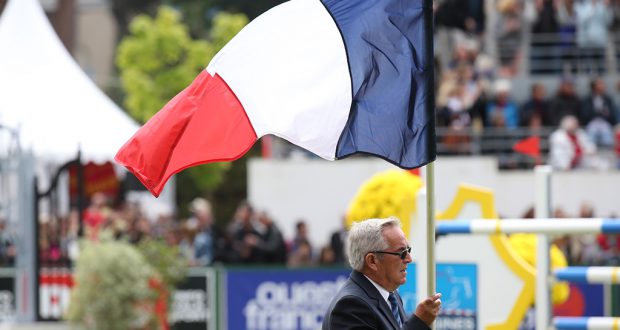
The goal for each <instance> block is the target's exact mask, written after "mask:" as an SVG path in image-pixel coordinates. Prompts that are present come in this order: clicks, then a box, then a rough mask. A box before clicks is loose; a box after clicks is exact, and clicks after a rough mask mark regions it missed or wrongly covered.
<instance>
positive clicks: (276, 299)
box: [224, 269, 351, 330]
mask: <svg viewBox="0 0 620 330" xmlns="http://www.w3.org/2000/svg"><path fill="white" fill-rule="evenodd" d="M350 272H351V271H350V270H348V269H303V270H287V269H263V270H251V269H248V270H241V269H240V270H232V269H231V270H228V272H227V274H226V275H225V291H226V292H225V293H224V295H225V299H226V300H227V303H226V306H227V311H226V322H227V326H226V327H224V328H226V329H247V330H267V329H269V330H295V329H298V330H316V329H320V328H321V324H322V322H323V316H324V314H325V312H326V311H327V307H328V305H329V302H330V301H331V299H332V297H333V296H334V294H335V293H336V291H337V290H338V289H340V287H341V286H342V285H343V284H344V282H345V281H346V280H347V278H348V277H349V274H350Z"/></svg>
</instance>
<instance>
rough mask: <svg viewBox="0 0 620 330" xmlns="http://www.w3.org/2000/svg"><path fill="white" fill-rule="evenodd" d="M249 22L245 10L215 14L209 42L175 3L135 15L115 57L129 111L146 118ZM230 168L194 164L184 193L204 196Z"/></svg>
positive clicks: (183, 175) (184, 175)
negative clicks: (196, 36) (195, 33)
mask: <svg viewBox="0 0 620 330" xmlns="http://www.w3.org/2000/svg"><path fill="white" fill-rule="evenodd" d="M247 23H248V19H247V17H246V16H245V15H243V14H230V13H225V12H222V13H219V14H218V15H216V17H215V18H214V21H213V25H212V28H211V30H210V31H209V39H208V40H193V39H192V38H191V36H190V34H189V32H188V28H187V26H185V25H184V24H183V23H182V22H181V15H180V14H179V12H177V11H175V10H174V9H172V8H171V7H167V6H161V7H159V10H158V12H157V16H156V17H155V18H152V17H150V16H147V15H138V16H136V17H135V18H134V19H133V20H132V22H131V24H130V27H129V32H130V33H129V35H128V36H126V37H125V38H123V40H122V41H121V43H120V45H119V47H118V50H117V58H116V62H117V65H118V67H119V70H120V75H121V81H122V83H123V88H124V91H125V93H126V97H125V101H124V106H125V108H126V109H127V110H128V112H129V113H130V115H131V116H132V117H134V118H135V119H136V120H138V121H139V122H142V123H144V122H146V121H147V120H148V119H149V118H151V117H152V116H153V115H154V114H155V113H156V112H157V111H159V110H160V109H161V108H162V107H163V106H164V105H165V104H166V103H167V102H168V101H169V100H170V99H172V98H173V97H174V96H175V95H176V94H178V93H179V92H180V91H181V90H183V88H185V87H186V86H188V85H189V84H190V83H191V81H192V80H193V79H194V78H195V77H196V76H197V75H198V74H199V73H200V71H201V70H203V69H204V68H205V67H206V66H207V64H208V63H209V61H210V60H211V58H212V57H213V56H214V55H215V54H216V53H217V51H219V50H220V49H221V48H222V47H223V46H224V45H225V44H226V43H227V42H228V41H229V40H230V39H231V38H232V37H233V36H234V35H235V34H237V32H239V31H240V30H241V29H242V28H243V27H244V26H245V25H246V24H247ZM228 167H229V164H228V163H215V164H209V165H203V166H198V167H193V168H190V169H189V170H186V171H184V172H182V173H181V178H180V180H179V181H182V182H184V183H188V184H190V185H193V187H188V186H184V188H183V189H184V190H185V191H195V192H196V193H197V194H204V193H205V191H209V190H212V189H214V188H215V187H217V185H218V184H219V183H220V182H221V181H222V178H223V173H224V171H225V170H226V169H227V168H228ZM194 196H195V194H194ZM188 197H189V196H188ZM180 202H186V201H185V200H181V201H180Z"/></svg>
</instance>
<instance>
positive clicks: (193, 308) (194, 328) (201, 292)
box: [169, 270, 216, 330]
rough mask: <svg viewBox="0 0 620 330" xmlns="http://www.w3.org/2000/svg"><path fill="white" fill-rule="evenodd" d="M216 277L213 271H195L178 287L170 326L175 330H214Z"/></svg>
mask: <svg viewBox="0 0 620 330" xmlns="http://www.w3.org/2000/svg"><path fill="white" fill-rule="evenodd" d="M213 281H215V277H214V276H213V272H212V271H211V270H203V271H201V272H198V271H194V272H191V273H190V274H189V276H188V277H187V279H186V280H185V281H184V282H183V283H181V284H180V285H179V286H177V289H176V291H175V292H174V297H173V299H172V306H170V307H171V308H170V318H169V321H170V324H171V325H172V329H174V330H205V329H214V327H213V326H211V324H214V323H213V322H214V321H215V319H214V318H215V313H216V311H215V301H214V300H215V299H214V297H215V295H214V290H213Z"/></svg>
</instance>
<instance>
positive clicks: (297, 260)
mask: <svg viewBox="0 0 620 330" xmlns="http://www.w3.org/2000/svg"><path fill="white" fill-rule="evenodd" d="M313 264H314V263H313V260H312V246H311V245H310V243H309V242H307V241H303V242H300V243H299V245H297V248H296V249H295V250H294V251H293V252H291V253H290V254H289V257H288V266H289V267H292V268H296V267H308V266H312V265H313Z"/></svg>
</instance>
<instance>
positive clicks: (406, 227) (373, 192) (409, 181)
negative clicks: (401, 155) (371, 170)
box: [346, 170, 423, 236]
mask: <svg viewBox="0 0 620 330" xmlns="http://www.w3.org/2000/svg"><path fill="white" fill-rule="evenodd" d="M422 186H423V183H422V180H421V179H420V177H419V176H417V175H414V174H411V173H409V172H407V171H402V170H388V171H385V172H382V173H379V174H376V175H374V176H373V177H371V178H370V179H369V180H368V181H366V182H364V183H363V184H362V186H361V187H360V189H359V190H358V192H357V194H356V195H355V197H354V198H353V201H352V202H351V204H350V205H349V209H348V211H347V215H346V223H347V227H350V226H351V224H353V222H355V221H361V220H365V219H370V218H386V217H389V216H395V217H397V218H399V219H400V221H401V224H402V227H403V231H404V232H405V233H406V234H407V236H408V235H409V231H410V222H411V216H412V215H413V213H414V212H415V208H416V195H417V192H418V190H419V189H420V188H422Z"/></svg>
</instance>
